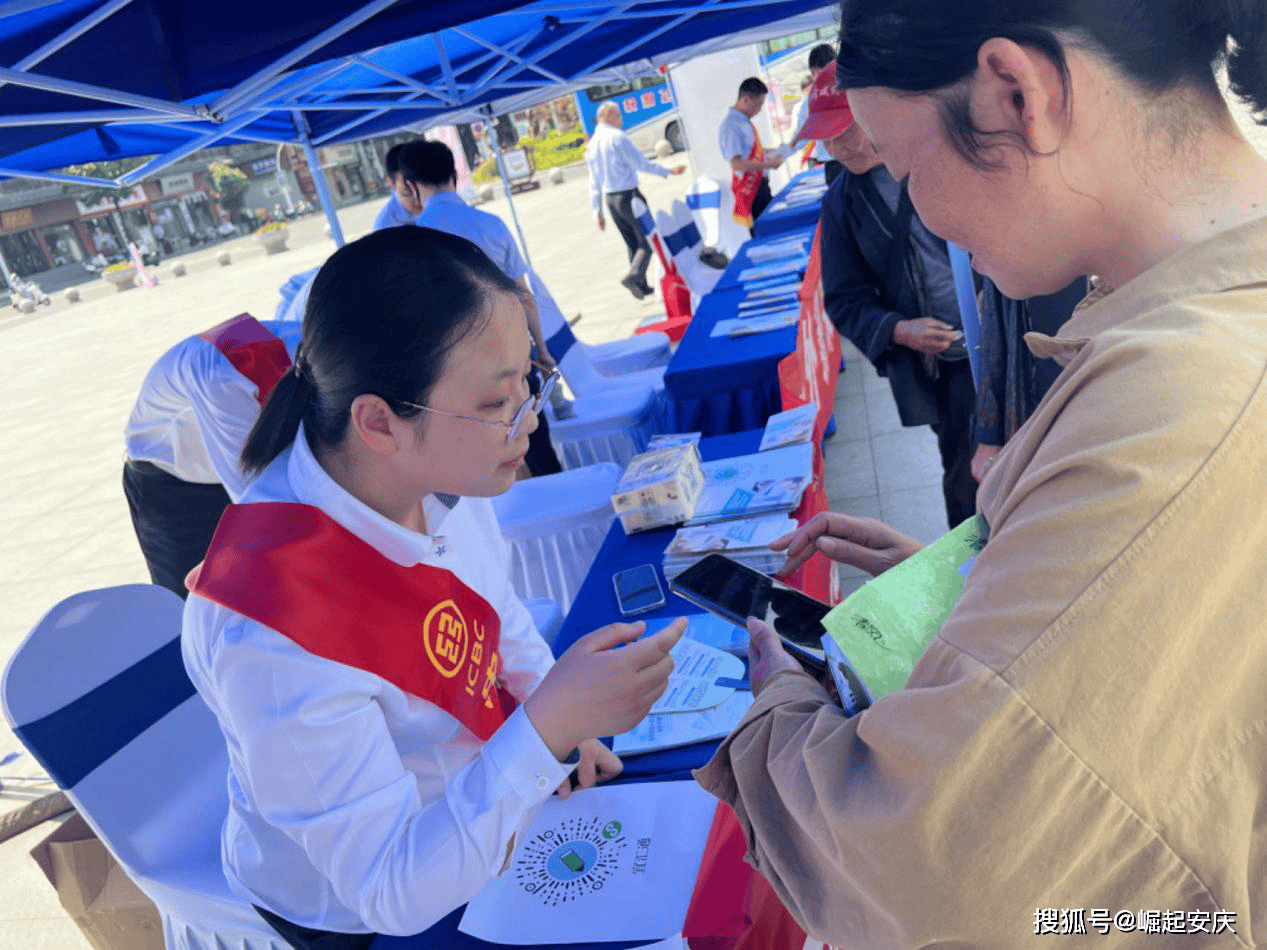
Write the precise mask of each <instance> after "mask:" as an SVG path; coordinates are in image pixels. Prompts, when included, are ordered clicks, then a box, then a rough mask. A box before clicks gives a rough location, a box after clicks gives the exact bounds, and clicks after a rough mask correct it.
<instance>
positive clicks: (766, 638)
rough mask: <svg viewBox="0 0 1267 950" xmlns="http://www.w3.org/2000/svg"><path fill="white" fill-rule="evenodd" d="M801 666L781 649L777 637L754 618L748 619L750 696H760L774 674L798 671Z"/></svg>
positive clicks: (781, 646)
mask: <svg viewBox="0 0 1267 950" xmlns="http://www.w3.org/2000/svg"><path fill="white" fill-rule="evenodd" d="M800 669H801V664H799V663H797V662H796V660H794V659H792V657H791V656H789V655H788V652H787V650H785V649H783V643H782V642H781V641H780V640H779V635H778V634H777V633H775V632H774V631H773V630H771V629H770V628H769V627H768V626H766V624H765V622H764V621H762V620H758V619H757V618H756V617H749V618H748V681H749V682H750V683H751V684H752V695H753V696H760V695H761V691H762V690H763V689H765V687H766V684H767V683H768V682H770V678H771V677H772V676H774V674H775V673H779V672H781V671H783V670H800Z"/></svg>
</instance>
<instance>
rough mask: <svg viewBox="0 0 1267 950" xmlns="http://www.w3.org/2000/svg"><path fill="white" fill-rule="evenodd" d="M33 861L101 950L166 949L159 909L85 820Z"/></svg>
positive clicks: (39, 849)
mask: <svg viewBox="0 0 1267 950" xmlns="http://www.w3.org/2000/svg"><path fill="white" fill-rule="evenodd" d="M31 857H32V858H34V859H35V863H36V864H38V865H39V866H40V870H42V871H43V872H44V876H45V877H47V878H48V881H49V883H50V884H52V885H53V888H54V889H55V890H56V891H57V897H58V899H59V900H60V901H61V903H62V907H64V908H65V909H66V913H68V914H70V916H71V919H72V920H74V921H75V923H76V924H78V925H79V929H80V930H81V931H83V934H84V937H85V938H87V940H88V942H89V943H90V944H92V945H93V947H95V948H96V950H164V948H163V921H162V918H161V917H160V916H159V913H158V908H157V907H155V906H154V902H153V901H151V900H150V899H149V898H148V897H146V896H145V895H144V894H143V893H141V889H140V888H139V887H137V886H136V885H135V884H133V883H132V879H131V878H129V877H128V876H127V875H126V874H125V873H124V872H123V868H121V867H119V864H118V862H117V861H115V859H114V856H113V855H111V854H110V852H109V851H107V850H106V846H105V845H104V844H102V843H101V840H100V839H99V838H98V837H97V836H96V835H95V834H93V832H92V829H91V828H89V827H88V823H87V822H86V821H84V820H83V818H82V817H81V816H80V815H78V814H75V815H72V816H71V817H70V818H69V819H68V820H67V821H66V822H65V823H63V824H62V826H61V827H60V828H58V829H57V830H56V831H54V832H53V833H52V834H51V835H49V836H48V837H47V838H45V839H44V840H43V841H41V842H40V843H39V844H37V845H36V846H35V847H34V848H33V849H31Z"/></svg>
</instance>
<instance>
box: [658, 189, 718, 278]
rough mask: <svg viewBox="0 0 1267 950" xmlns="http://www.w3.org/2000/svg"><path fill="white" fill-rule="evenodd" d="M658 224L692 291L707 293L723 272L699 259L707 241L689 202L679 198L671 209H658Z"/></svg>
mask: <svg viewBox="0 0 1267 950" xmlns="http://www.w3.org/2000/svg"><path fill="white" fill-rule="evenodd" d="M656 225H657V227H658V228H659V229H660V233H661V234H663V235H664V243H665V247H666V248H668V249H669V250H670V251H672V253H673V265H674V266H675V267H676V268H677V269H678V273H679V274H681V275H682V279H683V280H684V281H686V286H687V288H688V289H689V290H690V291H691V295H692V296H693V297H695V298H699V297H703V296H704V295H705V294H706V293H708V292H709V291H711V290H712V289H713V288H714V287H716V286H717V282H718V281H719V280H720V279H721V275H722V272H721V271H719V270H717V268H715V267H709V266H708V265H707V264H705V263H703V262H702V261H701V260H700V259H699V252H700V251H701V250H703V248H704V242H703V240H702V239H701V238H700V236H699V230H698V229H697V228H696V227H695V219H694V218H693V217H691V212H690V210H689V209H688V208H687V207H686V205H684V204H682V202H680V201H675V202H674V203H673V204H672V205H671V206H670V210H669V211H667V212H665V211H657V212H656Z"/></svg>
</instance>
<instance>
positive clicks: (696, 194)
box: [686, 176, 722, 247]
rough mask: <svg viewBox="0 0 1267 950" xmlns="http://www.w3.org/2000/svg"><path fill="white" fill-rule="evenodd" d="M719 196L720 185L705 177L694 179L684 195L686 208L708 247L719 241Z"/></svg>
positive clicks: (720, 193) (715, 244)
mask: <svg viewBox="0 0 1267 950" xmlns="http://www.w3.org/2000/svg"><path fill="white" fill-rule="evenodd" d="M721 195H722V189H721V183H720V182H718V181H717V179H715V178H708V177H707V176H704V177H700V178H696V179H695V181H693V182H692V183H691V187H690V190H689V191H687V193H686V206H687V207H688V208H690V210H691V216H692V217H693V218H694V219H695V226H696V227H698V228H699V232H700V236H701V237H702V238H703V240H704V243H705V244H706V245H708V246H709V247H716V246H717V245H718V242H720V241H721V205H722V201H721Z"/></svg>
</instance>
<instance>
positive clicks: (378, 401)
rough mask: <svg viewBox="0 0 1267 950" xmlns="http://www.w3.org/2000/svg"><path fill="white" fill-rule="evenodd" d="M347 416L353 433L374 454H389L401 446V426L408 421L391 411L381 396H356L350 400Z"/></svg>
mask: <svg viewBox="0 0 1267 950" xmlns="http://www.w3.org/2000/svg"><path fill="white" fill-rule="evenodd" d="M349 416H350V418H349V420H348V424H349V425H350V426H351V428H352V432H353V434H354V435H355V436H356V438H358V439H359V440H360V441H361V442H362V443H363V444H364V445H365V447H366V448H368V449H369V450H370V451H371V452H373V453H375V454H376V455H382V456H389V455H392V454H394V453H395V452H397V451H398V450H399V449H400V448H401V447H402V445H401V441H402V440H401V437H402V434H403V427H404V426H406V425H407V424H408V423H406V422H405V420H403V419H401V418H400V417H399V416H397V415H396V414H395V413H394V412H392V411H391V409H390V408H389V407H388V405H387V403H386V402H384V401H383V399H382V397H381V396H375V395H373V394H372V393H362V394H361V395H359V396H357V397H356V398H355V399H353V400H352V405H351V407H350V409H349Z"/></svg>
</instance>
